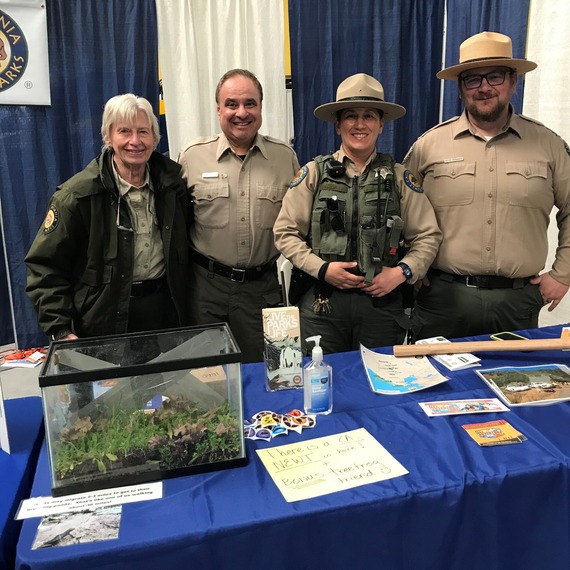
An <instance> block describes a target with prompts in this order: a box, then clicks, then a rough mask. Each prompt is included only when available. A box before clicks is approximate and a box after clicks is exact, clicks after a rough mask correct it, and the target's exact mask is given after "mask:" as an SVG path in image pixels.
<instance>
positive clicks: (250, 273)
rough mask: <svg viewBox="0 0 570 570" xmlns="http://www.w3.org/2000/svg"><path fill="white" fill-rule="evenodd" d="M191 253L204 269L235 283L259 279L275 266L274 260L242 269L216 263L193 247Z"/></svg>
mask: <svg viewBox="0 0 570 570" xmlns="http://www.w3.org/2000/svg"><path fill="white" fill-rule="evenodd" d="M191 255H192V259H193V260H194V261H195V262H196V263H197V264H198V265H200V266H201V267H203V268H204V269H207V270H208V271H210V272H211V273H215V274H216V275H221V276H222V277H226V278H227V279H229V280H230V281H234V282H236V283H245V282H246V281H255V280H256V279H259V278H260V277H261V276H262V275H263V274H264V273H265V272H266V271H267V270H268V269H271V268H272V267H275V261H274V260H273V261H270V262H269V263H265V264H264V265H260V266H259V267H247V268H243V269H242V268H240V267H229V266H228V265H224V264H223V263H218V262H217V261H214V260H213V259H210V258H209V257H206V256H205V255H202V254H201V253H200V252H198V251H196V250H195V249H193V250H192V251H191Z"/></svg>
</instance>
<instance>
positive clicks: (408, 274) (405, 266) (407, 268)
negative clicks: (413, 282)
mask: <svg viewBox="0 0 570 570" xmlns="http://www.w3.org/2000/svg"><path fill="white" fill-rule="evenodd" d="M398 267H400V268H401V269H402V273H403V274H404V277H405V278H406V281H409V280H410V279H411V278H412V277H413V273H412V270H411V269H410V266H409V265H408V264H407V263H402V262H400V263H398Z"/></svg>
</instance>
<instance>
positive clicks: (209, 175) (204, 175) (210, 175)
mask: <svg viewBox="0 0 570 570" xmlns="http://www.w3.org/2000/svg"><path fill="white" fill-rule="evenodd" d="M219 177H220V173H219V172H202V178H219Z"/></svg>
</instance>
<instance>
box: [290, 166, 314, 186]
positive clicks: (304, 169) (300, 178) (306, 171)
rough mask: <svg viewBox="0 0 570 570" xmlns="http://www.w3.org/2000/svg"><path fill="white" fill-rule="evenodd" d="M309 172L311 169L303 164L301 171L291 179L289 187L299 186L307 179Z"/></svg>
mask: <svg viewBox="0 0 570 570" xmlns="http://www.w3.org/2000/svg"><path fill="white" fill-rule="evenodd" d="M307 174H309V169H308V168H307V167H306V166H303V167H301V168H300V169H299V172H297V174H295V178H293V180H291V184H289V188H295V186H299V184H301V182H303V180H304V179H305V177H306V176H307Z"/></svg>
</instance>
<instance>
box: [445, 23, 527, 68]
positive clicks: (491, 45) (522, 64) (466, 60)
mask: <svg viewBox="0 0 570 570" xmlns="http://www.w3.org/2000/svg"><path fill="white" fill-rule="evenodd" d="M496 65H502V66H503V65H504V66H505V67H511V68H512V69H514V70H515V71H516V72H517V73H526V72H527V71H532V70H533V69H535V68H536V63H534V61H529V60H528V59H514V58H513V42H512V41H511V38H509V36H505V35H504V34H498V33H496V32H481V33H480V34H475V35H474V36H471V37H470V38H467V39H466V40H465V41H464V42H463V43H462V44H461V45H460V46H459V64H458V65H452V66H451V67H446V68H445V69H442V70H441V71H440V72H438V73H437V77H439V79H457V78H458V77H459V74H460V73H461V72H462V71H466V70H467V69H474V68H476V67H493V66H496Z"/></svg>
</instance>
